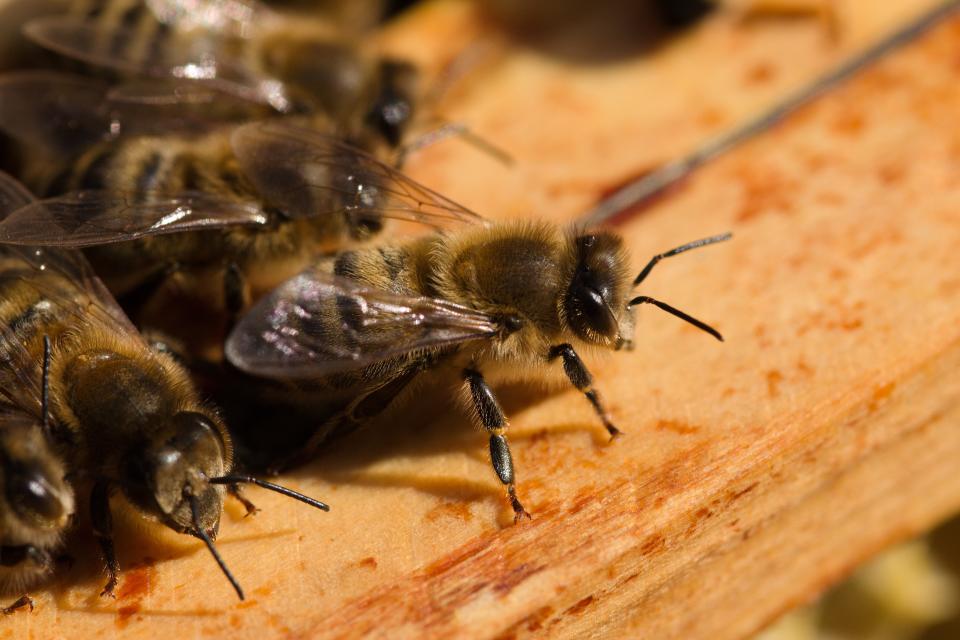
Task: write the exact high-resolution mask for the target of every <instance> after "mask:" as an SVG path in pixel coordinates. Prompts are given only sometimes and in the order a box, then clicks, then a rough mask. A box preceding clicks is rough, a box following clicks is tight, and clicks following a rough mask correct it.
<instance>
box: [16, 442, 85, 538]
mask: <svg viewBox="0 0 960 640" xmlns="http://www.w3.org/2000/svg"><path fill="white" fill-rule="evenodd" d="M2 429H3V437H2V442H0V470H2V471H0V475H2V480H0V482H2V487H3V489H2V490H3V500H4V501H5V502H6V504H7V512H8V514H9V516H10V517H12V518H14V519H15V520H16V522H17V524H19V525H20V526H21V527H23V528H26V529H28V530H31V531H34V532H41V531H50V532H55V531H58V530H60V529H62V528H63V527H65V526H66V525H67V523H68V521H69V519H70V516H71V515H72V514H73V507H74V502H73V490H72V489H71V487H70V485H69V484H68V483H67V481H66V479H65V477H64V476H65V475H66V474H65V471H64V468H63V465H62V464H61V463H60V461H59V459H58V458H57V457H56V456H55V455H54V454H53V452H52V451H51V449H50V447H49V444H48V443H47V440H46V437H45V435H44V432H43V430H42V427H41V426H40V425H39V424H29V423H24V424H16V425H14V424H7V425H3V427H2ZM10 526H11V525H10V523H8V527H10ZM11 528H12V527H11ZM6 533H7V534H8V535H9V534H10V532H9V531H7V532H6Z"/></svg>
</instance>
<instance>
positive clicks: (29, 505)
mask: <svg viewBox="0 0 960 640" xmlns="http://www.w3.org/2000/svg"><path fill="white" fill-rule="evenodd" d="M7 185H8V188H0V211H7V210H9V209H11V208H15V207H18V206H22V205H23V204H24V203H26V202H29V200H30V195H29V193H27V192H26V190H24V189H21V188H19V186H18V185H16V184H14V183H12V182H10V183H7ZM11 330H12V328H8V327H3V328H2V329H0V333H2V334H7V333H9V332H10V331H11ZM21 384H22V385H23V386H24V387H25V388H29V389H30V391H31V394H30V395H31V397H32V398H33V399H34V401H35V407H32V409H34V413H33V414H31V413H29V412H25V411H21V410H18V409H17V408H16V407H17V400H16V398H11V397H8V394H9V393H10V391H11V390H10V389H9V388H4V389H2V390H0V592H3V593H9V592H17V591H21V592H22V590H24V589H27V588H29V587H31V586H32V585H34V584H36V583H37V582H39V581H40V580H42V579H43V578H44V577H45V576H46V575H47V574H48V573H49V572H50V571H51V569H52V568H53V564H54V559H53V555H52V554H53V553H54V552H55V551H56V550H58V549H59V547H60V544H61V543H62V542H63V533H64V531H65V529H66V528H67V526H68V525H69V524H70V521H71V517H72V516H73V512H74V498H73V488H72V487H71V486H70V484H69V483H68V482H67V479H66V477H67V470H66V467H65V465H64V463H63V460H62V458H61V457H60V455H59V453H58V452H57V451H56V450H55V448H54V444H53V442H52V441H51V439H50V437H49V435H50V428H49V423H48V415H49V414H48V402H47V400H48V394H47V392H46V391H47V387H46V385H44V384H43V382H42V381H41V380H40V379H39V378H38V379H35V380H34V379H29V378H27V377H26V376H21ZM37 411H38V412H39V415H40V416H41V419H39V420H38V419H37V418H35V417H34V415H35V413H36V412H37ZM24 607H30V608H31V609H33V600H32V599H31V598H30V597H29V596H26V595H23V596H22V597H21V598H20V599H18V600H17V601H16V602H14V603H13V604H11V605H9V606H7V607H4V608H3V609H2V612H3V613H4V614H9V613H13V612H14V611H17V610H18V609H22V608H24Z"/></svg>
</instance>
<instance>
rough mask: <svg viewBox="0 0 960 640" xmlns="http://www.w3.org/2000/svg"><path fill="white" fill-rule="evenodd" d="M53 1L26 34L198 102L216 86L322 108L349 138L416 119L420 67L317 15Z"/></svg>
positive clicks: (279, 105) (283, 104)
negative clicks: (169, 86) (59, 9)
mask: <svg viewBox="0 0 960 640" xmlns="http://www.w3.org/2000/svg"><path fill="white" fill-rule="evenodd" d="M53 1H56V0H53ZM57 4H58V5H59V6H64V4H65V7H66V11H65V13H64V14H60V15H49V16H44V17H39V18H34V19H32V20H30V21H29V22H27V24H26V25H25V26H24V32H25V34H26V35H27V37H28V38H29V39H31V40H32V41H34V42H35V43H37V44H39V45H40V46H42V47H44V48H46V49H49V50H51V51H55V52H57V53H59V54H61V55H63V56H65V57H66V58H70V59H73V60H77V61H79V62H82V63H85V64H87V65H88V66H89V67H90V68H92V69H100V70H106V71H110V72H113V73H115V74H119V76H120V77H124V78H131V77H134V78H135V77H151V78H157V79H164V80H168V81H175V82H174V86H175V87H176V91H177V92H178V94H179V95H180V96H183V95H187V94H193V93H194V92H196V93H195V95H193V99H197V100H199V99H204V100H212V99H213V98H214V96H215V95H216V94H218V93H220V94H228V95H232V96H234V97H236V98H240V99H243V100H248V101H250V102H252V103H255V104H261V105H267V106H269V107H270V108H272V109H273V110H275V112H276V113H281V114H308V113H318V112H319V113H323V114H325V115H327V116H329V117H330V118H331V119H332V120H333V121H334V122H335V123H337V125H338V128H339V129H340V130H341V131H343V132H345V133H346V134H347V135H359V134H361V133H363V134H364V135H365V134H366V133H368V132H374V131H375V132H376V133H378V134H379V135H380V136H382V137H383V139H385V140H386V141H387V143H388V144H390V145H393V146H396V145H398V144H399V143H400V141H401V140H402V139H403V136H404V134H405V133H406V129H407V127H408V125H409V124H410V122H411V120H412V118H413V117H414V106H415V102H416V100H417V95H416V92H417V87H416V81H417V80H416V70H415V68H414V67H413V66H412V65H410V64H408V63H406V62H404V61H401V60H396V59H393V58H388V57H383V56H380V55H379V54H377V53H376V52H375V51H374V50H373V47H372V46H367V45H364V44H363V41H362V40H361V39H359V38H357V37H356V35H354V34H346V35H345V34H344V33H343V30H342V28H341V27H339V26H338V25H337V24H336V23H334V22H331V21H330V20H324V19H322V18H320V17H316V16H314V15H313V14H310V15H307V16H302V15H300V16H296V17H291V16H288V15H286V14H283V13H278V12H277V11H274V10H272V9H270V8H269V7H267V6H265V5H262V4H259V3H256V2H254V1H252V0H246V1H244V0H201V1H200V2H196V1H188V0H60V2H58V3H57ZM155 93H156V92H155V91H151V92H150V95H149V96H148V97H149V99H152V100H155V99H156V98H157V96H156V95H155ZM138 97H139V96H138V95H137V94H136V92H134V91H131V90H128V91H127V92H126V93H125V98H126V99H128V100H136V99H137V98H138Z"/></svg>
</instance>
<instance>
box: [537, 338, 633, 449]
mask: <svg viewBox="0 0 960 640" xmlns="http://www.w3.org/2000/svg"><path fill="white" fill-rule="evenodd" d="M558 356H559V357H560V358H562V359H563V371H564V373H566V374H567V378H569V379H570V382H571V383H572V384H573V386H575V387H576V388H577V389H579V390H580V391H582V392H583V395H585V396H587V400H589V401H590V404H591V405H593V410H594V411H596V412H597V415H598V416H600V420H601V421H602V422H603V426H604V427H606V429H607V433H609V434H610V439H611V440H613V439H614V438H616V437H617V436H619V435H620V434H622V433H623V432H622V431H620V429H617V428H616V427H615V426H613V422H611V420H610V415H609V414H608V413H607V411H606V409H604V408H603V404H602V403H601V402H600V394H598V393H597V390H596V389H594V388H593V376H591V375H590V372H589V371H588V370H587V367H586V365H585V364H583V360H581V359H580V356H579V355H578V354H577V352H576V351H574V349H573V346H572V345H570V344H558V345H557V346H555V347H551V348H550V354H549V355H548V356H547V360H549V361H553V360H556V358H557V357H558Z"/></svg>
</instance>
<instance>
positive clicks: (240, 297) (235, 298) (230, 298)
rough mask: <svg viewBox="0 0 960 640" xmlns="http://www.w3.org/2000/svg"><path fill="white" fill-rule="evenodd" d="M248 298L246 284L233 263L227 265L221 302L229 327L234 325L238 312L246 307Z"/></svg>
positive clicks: (237, 267) (238, 268)
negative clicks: (222, 301)
mask: <svg viewBox="0 0 960 640" xmlns="http://www.w3.org/2000/svg"><path fill="white" fill-rule="evenodd" d="M249 299H250V296H249V294H248V292H247V282H246V279H245V278H244V277H243V273H242V272H241V271H240V267H239V266H238V265H237V263H235V262H231V263H230V264H228V265H227V268H226V271H224V274H223V300H224V308H225V309H226V310H227V314H228V319H229V323H230V326H233V325H234V324H235V323H236V320H237V318H238V317H239V316H240V312H241V311H243V310H244V308H246V306H247V301H248V300H249Z"/></svg>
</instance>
